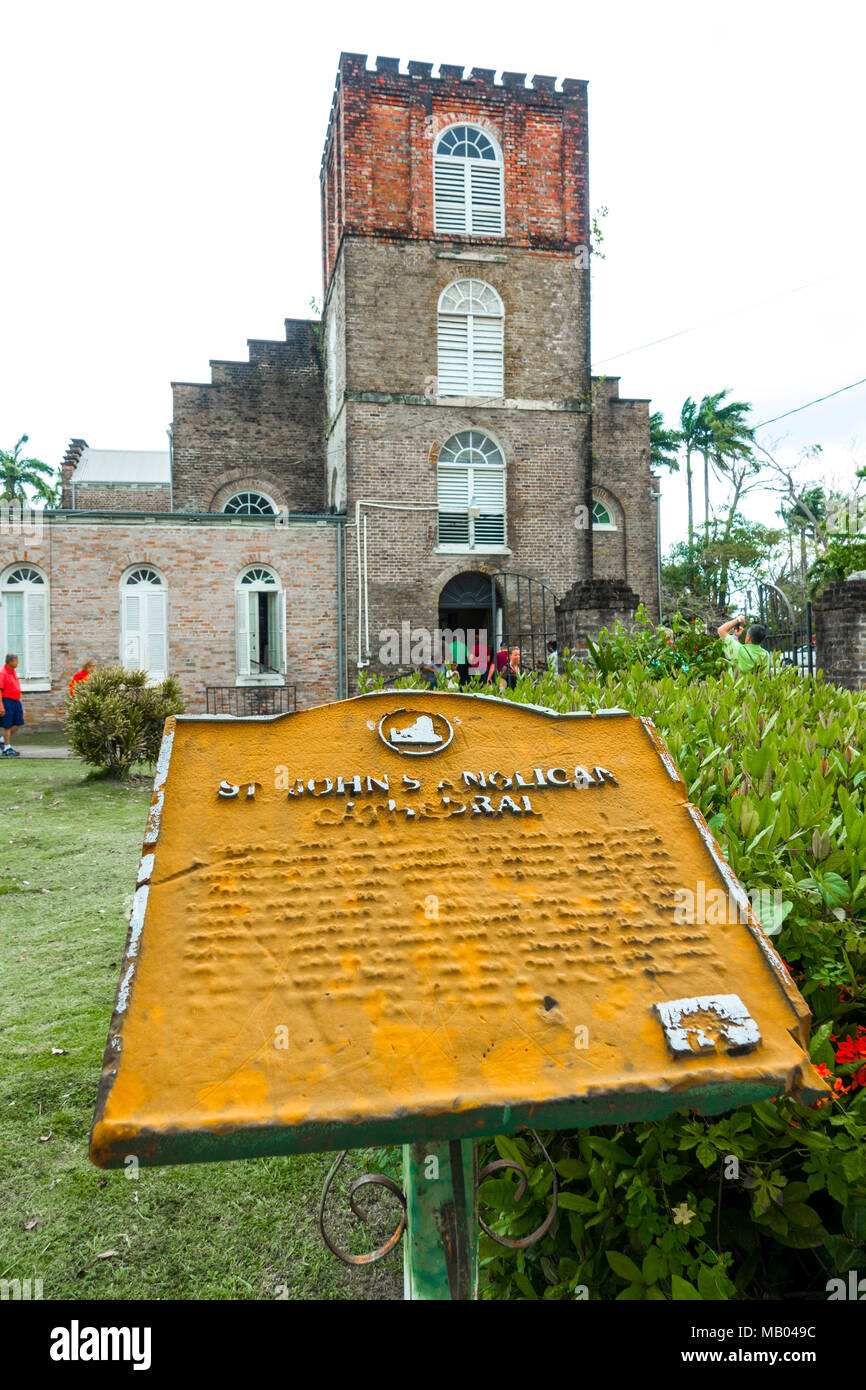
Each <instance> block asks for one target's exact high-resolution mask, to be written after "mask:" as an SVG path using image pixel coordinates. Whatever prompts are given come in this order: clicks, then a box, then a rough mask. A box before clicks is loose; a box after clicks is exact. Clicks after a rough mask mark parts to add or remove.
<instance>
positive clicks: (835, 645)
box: [812, 579, 866, 690]
mask: <svg viewBox="0 0 866 1390" xmlns="http://www.w3.org/2000/svg"><path fill="white" fill-rule="evenodd" d="M812 615H813V621H814V624H815V662H816V666H817V668H818V670H820V671H823V672H824V679H825V680H828V681H833V682H834V684H836V685H844V686H845V687H846V688H847V689H848V690H863V689H866V579H848V580H846V581H845V582H844V583H842V584H830V585H829V586H828V587H827V588H826V589H825V590H824V592H823V594H822V595H821V597H820V598H819V599H816V601H815V603H814V604H813V607H812Z"/></svg>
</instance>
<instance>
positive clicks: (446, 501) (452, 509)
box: [439, 468, 469, 545]
mask: <svg viewBox="0 0 866 1390" xmlns="http://www.w3.org/2000/svg"><path fill="white" fill-rule="evenodd" d="M468 506H469V470H468V469H466V468H440V469H439V544H440V545H468V544H469V518H468V516H467V514H466V512H467V508H468Z"/></svg>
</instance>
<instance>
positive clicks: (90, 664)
mask: <svg viewBox="0 0 866 1390" xmlns="http://www.w3.org/2000/svg"><path fill="white" fill-rule="evenodd" d="M95 665H96V662H95V661H85V663H84V665H83V666H82V668H81V670H80V671H76V672H75V675H74V676H73V677H72V680H71V681H70V682H69V693H70V695H74V694H75V687H76V685H77V684H78V682H79V681H86V680H87V677H88V676H89V675H90V672H91V671H92V670H93V668H94V666H95Z"/></svg>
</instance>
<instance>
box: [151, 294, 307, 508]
mask: <svg viewBox="0 0 866 1390" xmlns="http://www.w3.org/2000/svg"><path fill="white" fill-rule="evenodd" d="M285 328H286V338H285V341H284V342H281V341H277V340H274V341H272V340H269V339H262V338H251V339H249V340H248V343H247V347H248V352H249V360H248V361H246V362H231V361H222V360H214V361H212V362H211V364H210V366H211V380H210V382H209V383H193V382H173V383H172V391H173V393H174V425H173V431H174V434H173V448H174V494H175V509H176V510H177V511H202V512H204V511H219V510H221V508H222V505H223V503H224V502H225V501H226V500H227V498H228V497H229V496H230V495H231V493H232V491H233V490H242V489H246V488H252V489H258V490H261V491H262V492H264V493H265V494H266V495H267V496H268V497H270V498H271V500H272V501H273V503H274V505H275V506H276V507H277V510H279V511H282V510H287V511H291V512H321V511H323V510H324V399H323V389H322V363H321V348H320V341H319V340H320V332H321V330H320V325H319V323H318V322H317V321H315V320H311V319H286V321H285Z"/></svg>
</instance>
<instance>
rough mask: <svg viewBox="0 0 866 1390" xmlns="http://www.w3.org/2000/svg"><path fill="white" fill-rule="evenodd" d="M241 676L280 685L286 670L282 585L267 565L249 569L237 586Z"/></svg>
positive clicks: (240, 577)
mask: <svg viewBox="0 0 866 1390" xmlns="http://www.w3.org/2000/svg"><path fill="white" fill-rule="evenodd" d="M235 640H236V653H237V668H238V676H239V677H243V678H244V679H245V681H253V680H256V679H258V680H262V681H265V682H268V681H270V682H276V681H280V683H281V677H282V676H283V675H284V674H285V670H286V611H285V603H284V596H283V591H282V587H281V585H280V581H279V579H278V578H277V576H276V574H275V573H274V571H273V570H272V569H270V568H269V567H266V566H265V565H249V566H247V568H246V569H245V570H242V571H241V573H240V574H239V575H238V578H237V581H236V586H235Z"/></svg>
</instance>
